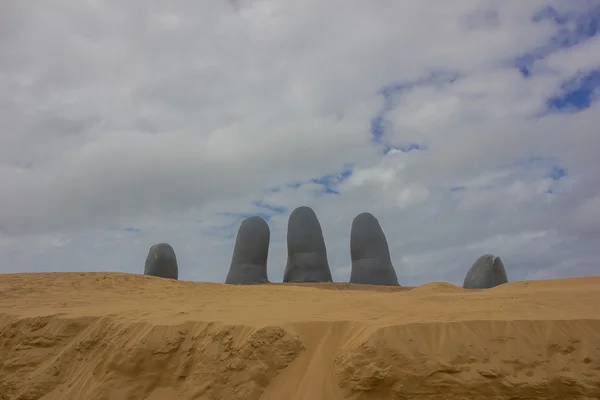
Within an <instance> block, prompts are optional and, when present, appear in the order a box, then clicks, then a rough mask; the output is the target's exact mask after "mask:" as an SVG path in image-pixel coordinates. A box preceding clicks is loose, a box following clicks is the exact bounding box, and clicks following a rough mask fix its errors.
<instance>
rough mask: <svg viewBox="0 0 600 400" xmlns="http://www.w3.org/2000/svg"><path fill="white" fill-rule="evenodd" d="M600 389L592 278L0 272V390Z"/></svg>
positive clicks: (127, 395) (569, 394) (341, 394)
mask: <svg viewBox="0 0 600 400" xmlns="http://www.w3.org/2000/svg"><path fill="white" fill-rule="evenodd" d="M517 398H518V399H598V398H600V277H599V276H596V277H583V278H571V279H557V280H546V281H527V282H512V283H509V284H506V285H502V286H499V287H496V288H493V289H488V290H464V289H462V288H459V287H456V286H453V285H451V284H448V283H442V282H437V283H435V282H434V283H428V284H425V285H422V286H419V287H416V288H404V287H396V288H392V287H383V288H382V287H374V286H364V285H350V284H335V283H334V284H314V285H310V284H304V285H292V284H265V285H251V286H233V285H224V284H216V283H199V282H185V281H174V280H168V279H161V278H155V277H149V276H142V275H131V274H122V273H31V274H4V275H0V399H1V400H8V399H11V400H12V399H20V400H26V399H31V400H33V399H44V400H50V399H74V400H79V399H89V400H102V399H105V400H119V399H123V400H124V399H140V400H161V399H261V400H281V399H287V400H320V399H323V400H335V399H357V400H358V399H361V400H363V399H364V400H366V399H487V400H491V399H517Z"/></svg>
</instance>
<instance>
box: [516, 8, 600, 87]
mask: <svg viewBox="0 0 600 400" xmlns="http://www.w3.org/2000/svg"><path fill="white" fill-rule="evenodd" d="M590 3H591V2H588V4H590ZM596 4H597V5H594V6H590V7H589V8H588V9H587V10H585V11H583V12H574V11H571V12H567V13H563V14H561V13H559V12H558V11H556V10H555V9H554V8H553V7H551V6H547V7H544V8H542V9H541V10H539V11H538V12H537V13H535V14H534V15H533V16H532V18H531V19H532V21H533V22H536V23H541V22H548V21H550V22H552V23H553V24H555V25H556V28H557V32H556V34H555V35H554V36H552V37H551V38H550V39H549V40H548V41H547V42H546V43H544V44H543V45H541V46H539V47H537V48H535V49H533V50H531V51H530V52H527V53H525V54H523V55H521V56H519V57H517V58H516V60H515V61H514V65H515V67H516V68H518V69H519V71H520V72H521V74H522V75H523V76H524V77H526V78H527V77H530V76H531V74H532V73H533V65H534V64H535V62H536V61H538V60H542V59H544V58H546V57H548V56H549V55H550V54H552V53H555V52H557V51H559V50H562V49H566V48H570V47H573V46H577V45H579V44H581V43H583V42H584V41H586V40H589V39H590V38H592V37H594V36H596V35H597V34H598V28H599V26H600V4H598V3H596Z"/></svg>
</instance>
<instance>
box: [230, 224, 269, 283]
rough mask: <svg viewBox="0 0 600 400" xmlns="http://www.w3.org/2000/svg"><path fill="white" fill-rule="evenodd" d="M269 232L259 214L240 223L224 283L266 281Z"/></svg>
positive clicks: (267, 226)
mask: <svg viewBox="0 0 600 400" xmlns="http://www.w3.org/2000/svg"><path fill="white" fill-rule="evenodd" d="M270 237H271V232H270V230H269V225H268V224H267V221H265V220H264V219H262V218H261V217H259V216H254V217H250V218H247V219H245V220H244V221H243V222H242V224H241V225H240V229H239V230H238V234H237V238H236V239H235V246H234V248H233V257H232V258H231V265H230V266H229V273H228V274H227V278H226V279H225V283H229V284H237V285H242V284H251V283H267V282H269V280H268V278H267V258H268V255H269V240H270Z"/></svg>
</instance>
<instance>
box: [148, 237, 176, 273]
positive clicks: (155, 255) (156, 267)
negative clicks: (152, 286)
mask: <svg viewBox="0 0 600 400" xmlns="http://www.w3.org/2000/svg"><path fill="white" fill-rule="evenodd" d="M144 275H151V276H158V277H161V278H170V279H177V277H178V270H177V258H176V257H175V251H174V250H173V248H172V247H171V245H169V244H168V243H157V244H155V245H153V246H152V247H150V251H149V252H148V257H146V265H145V266H144Z"/></svg>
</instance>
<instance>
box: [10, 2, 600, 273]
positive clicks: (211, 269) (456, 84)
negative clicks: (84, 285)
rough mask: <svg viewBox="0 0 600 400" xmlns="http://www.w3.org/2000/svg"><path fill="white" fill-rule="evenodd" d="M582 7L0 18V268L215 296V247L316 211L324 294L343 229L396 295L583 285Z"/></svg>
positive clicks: (111, 12) (598, 70) (596, 118)
mask: <svg viewBox="0 0 600 400" xmlns="http://www.w3.org/2000/svg"><path fill="white" fill-rule="evenodd" d="M599 21H600V1H598V0H578V1H567V0H555V1H547V0H543V1H542V0H527V1H523V0H498V1H494V0H452V1H447V0H428V1H427V0H423V1H413V0H381V1H379V0H376V1H358V0H344V1H342V0H327V1H323V0H303V1H291V0H290V1H287V0H286V1H258V0H257V1H253V0H229V1H225V0H222V1H221V0H219V1H217V0H207V1H201V2H200V1H193V0H189V1H186V0H176V1H170V2H165V1H159V0H145V1H141V0H140V1H126V2H123V1H117V0H106V1H101V0H86V1H84V0H80V1H76V0H38V1H34V0H31V1H21V0H3V1H2V2H0V184H1V187H2V189H0V259H1V263H0V272H39V271H123V272H130V273H141V272H142V271H143V265H144V261H145V258H146V255H147V252H148V249H149V247H150V246H151V245H152V244H154V243H157V242H168V243H170V244H171V245H172V246H173V248H174V249H175V252H176V254H177V257H178V260H179V268H180V279H185V280H197V281H216V282H222V281H223V280H224V278H225V275H226V274H227V269H228V267H229V263H230V260H231V253H232V249H233V245H234V242H235V236H236V234H237V229H238V227H239V225H240V223H241V221H242V220H243V219H244V218H246V217H248V216H251V215H260V216H262V217H264V218H265V219H266V220H267V221H268V222H269V225H270V228H271V247H270V253H269V265H268V268H269V278H270V279H271V280H272V281H281V279H282V275H283V268H284V266H285V261H286V228H287V219H288V216H289V214H290V212H291V211H292V210H293V209H294V208H295V207H297V206H300V205H309V206H311V207H313V209H314V210H315V212H316V213H317V215H318V217H319V219H320V222H321V225H322V228H323V232H324V235H325V241H326V244H327V248H328V255H329V262H330V266H331V269H332V273H333V275H334V280H336V281H347V280H348V279H349V274H350V267H349V265H350V252H349V235H350V226H351V223H352V219H353V218H354V217H355V216H356V215H357V214H358V213H360V212H364V211H369V212H371V213H373V214H374V215H375V216H376V217H377V218H378V219H379V220H380V222H381V225H382V227H383V229H384V231H385V233H386V235H387V238H388V242H389V244H390V250H391V254H392V258H393V261H394V265H395V268H396V270H397V273H398V276H399V280H400V282H401V284H404V285H416V284H422V283H426V282H429V281H449V282H452V283H455V284H461V283H462V280H463V278H464V276H465V273H466V272H467V270H468V269H469V267H470V265H471V264H472V263H473V261H474V260H475V259H476V258H477V257H478V256H479V255H481V254H483V253H486V252H491V253H493V254H496V255H499V256H501V258H502V259H503V261H504V264H505V265H506V267H507V271H508V275H509V279H510V280H522V279H544V278H553V277H565V276H575V275H588V274H598V273H599V271H600V269H599V265H600V263H599V262H598V256H599V255H600V253H599V252H598V246H599V245H600V157H598V155H597V153H598V152H599V151H600V131H599V128H598V127H599V126H600V100H599V97H600V89H598V87H600V35H597V30H598V26H599Z"/></svg>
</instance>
